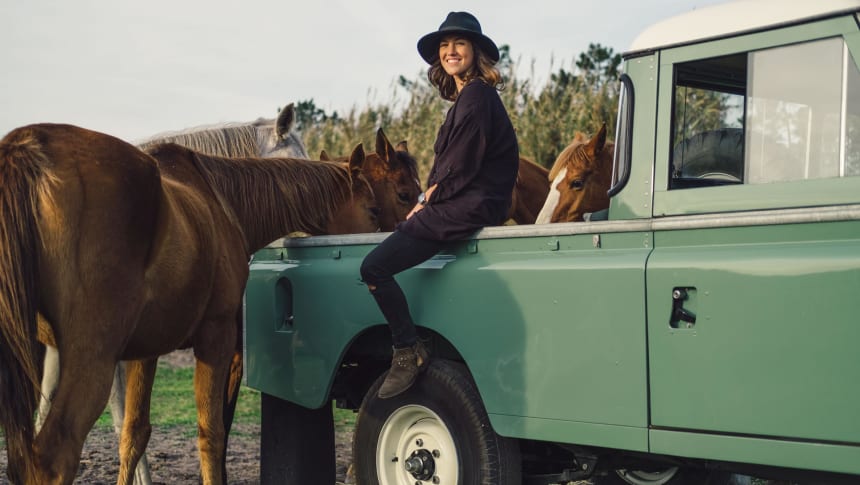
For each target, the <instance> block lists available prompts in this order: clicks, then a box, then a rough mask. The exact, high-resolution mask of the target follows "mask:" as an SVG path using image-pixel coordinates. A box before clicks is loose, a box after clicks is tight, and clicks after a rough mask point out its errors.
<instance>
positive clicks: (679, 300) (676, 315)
mask: <svg viewBox="0 0 860 485" xmlns="http://www.w3.org/2000/svg"><path fill="white" fill-rule="evenodd" d="M690 290H695V288H675V289H673V290H672V316H671V318H670V319H669V326H670V327H672V328H678V325H679V323H680V322H686V323H687V325H686V327H687V328H690V327H692V326H693V325H695V324H696V315H695V314H694V313H693V312H691V311H690V310H687V309H686V308H684V302H685V301H687V299H688V298H689V297H690V295H689V291H690Z"/></svg>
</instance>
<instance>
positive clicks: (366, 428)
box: [353, 360, 522, 485]
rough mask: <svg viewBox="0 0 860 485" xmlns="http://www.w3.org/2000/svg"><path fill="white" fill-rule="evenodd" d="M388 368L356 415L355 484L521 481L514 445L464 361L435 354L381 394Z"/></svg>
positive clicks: (506, 484) (509, 484)
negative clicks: (405, 384) (493, 421)
mask: <svg viewBox="0 0 860 485" xmlns="http://www.w3.org/2000/svg"><path fill="white" fill-rule="evenodd" d="M384 378H385V374H383V375H382V376H380V377H379V379H377V380H376V382H375V383H374V384H373V385H372V386H371V387H370V390H368V391H367V394H366V395H365V397H364V401H363V402H362V404H361V409H359V412H358V418H357V420H356V426H355V435H354V438H353V460H354V464H355V478H356V483H357V484H358V485H373V484H378V485H407V484H408V485H413V484H424V483H427V484H431V483H433V484H441V485H456V484H458V483H469V484H475V485H518V484H520V483H521V481H522V475H521V471H520V470H521V463H520V453H519V446H518V444H517V442H516V441H515V440H512V439H509V438H503V437H501V436H499V435H497V434H496V433H495V431H493V429H492V427H491V426H490V421H489V418H488V417H487V412H486V410H485V409H484V405H483V403H482V402H481V397H480V395H479V394H478V391H477V389H476V388H475V385H474V383H473V382H472V379H471V377H469V375H468V372H467V371H466V368H465V367H464V366H462V365H461V364H457V363H455V362H451V361H446V360H432V361H431V362H430V365H429V366H428V368H427V370H426V372H424V374H423V375H421V376H419V377H418V380H417V381H416V382H415V384H414V385H413V386H412V387H411V388H410V389H409V390H408V391H406V392H404V393H403V394H400V395H398V396H394V397H392V398H389V399H380V398H379V397H378V396H377V395H376V393H377V392H378V391H379V387H380V386H381V385H382V381H383V380H384Z"/></svg>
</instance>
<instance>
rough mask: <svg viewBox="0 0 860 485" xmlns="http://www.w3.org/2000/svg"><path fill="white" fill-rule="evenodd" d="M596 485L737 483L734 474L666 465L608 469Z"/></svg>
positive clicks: (719, 484)
mask: <svg viewBox="0 0 860 485" xmlns="http://www.w3.org/2000/svg"><path fill="white" fill-rule="evenodd" d="M596 483H597V485H737V484H738V483H740V482H737V481H735V478H734V475H732V474H731V473H727V472H724V471H717V470H704V469H698V468H678V467H666V468H659V469H658V468H655V469H651V470H648V471H641V470H615V471H609V472H608V473H607V474H606V475H605V476H603V477H600V478H599V479H598V480H597V481H596Z"/></svg>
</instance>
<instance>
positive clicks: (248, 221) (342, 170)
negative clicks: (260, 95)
mask: <svg viewBox="0 0 860 485" xmlns="http://www.w3.org/2000/svg"><path fill="white" fill-rule="evenodd" d="M195 158H196V160H197V165H198V169H199V170H200V171H201V173H202V174H203V175H204V177H205V178H206V179H207V180H208V181H209V184H210V186H212V187H213V188H214V190H215V191H216V192H217V193H218V194H219V197H222V198H223V199H224V201H222V203H226V204H228V205H229V207H230V208H231V209H232V211H233V212H234V213H235V216H236V218H237V219H238V221H239V223H240V224H241V227H242V229H243V231H244V233H245V236H246V239H247V240H248V241H249V242H253V241H257V242H261V241H262V244H266V243H268V242H270V241H271V240H272V239H274V238H277V237H279V236H283V235H284V234H287V233H290V232H305V233H308V234H312V235H314V234H324V233H325V232H326V226H327V224H328V221H329V220H331V218H332V217H333V215H334V213H335V211H336V209H337V208H338V207H339V205H340V204H341V203H343V202H344V201H345V200H348V199H349V198H351V197H352V175H351V173H350V170H349V169H348V168H347V167H345V166H344V165H342V164H339V163H335V162H321V161H315V160H302V159H296V158H225V157H216V156H212V155H206V154H203V153H197V156H196V157H195ZM300 208H303V210H300ZM228 213H229V211H228ZM260 214H267V215H266V216H265V217H261V216H260ZM273 231H277V232H279V233H280V234H277V235H276V236H274V237H271V233H272V232H273ZM266 238H269V239H268V240H266Z"/></svg>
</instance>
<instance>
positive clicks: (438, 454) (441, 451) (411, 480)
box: [376, 404, 460, 485]
mask: <svg viewBox="0 0 860 485" xmlns="http://www.w3.org/2000/svg"><path fill="white" fill-rule="evenodd" d="M416 454H419V455H420V456H424V457H432V458H431V460H432V462H433V468H434V472H433V474H432V477H427V478H426V479H419V478H416V475H415V474H413V472H411V471H409V470H407V460H409V459H410V457H414V456H416ZM413 463H414V461H413ZM459 468H460V466H459V463H458V460H457V449H456V447H455V445H454V438H453V436H451V432H450V431H449V430H448V427H447V426H445V423H444V422H443V421H442V418H440V417H439V415H438V414H436V413H434V412H433V411H431V410H430V409H428V408H426V407H424V406H417V405H414V404H413V405H408V406H403V407H401V408H399V409H397V410H396V411H394V412H393V413H391V416H389V417H388V419H387V420H386V421H385V424H383V425H382V430H381V431H380V433H379V442H378V444H377V447H376V473H377V476H378V477H379V484H380V485H415V484H416V483H432V484H439V485H456V483H457V476H458V475H459ZM419 475H420V474H419Z"/></svg>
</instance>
